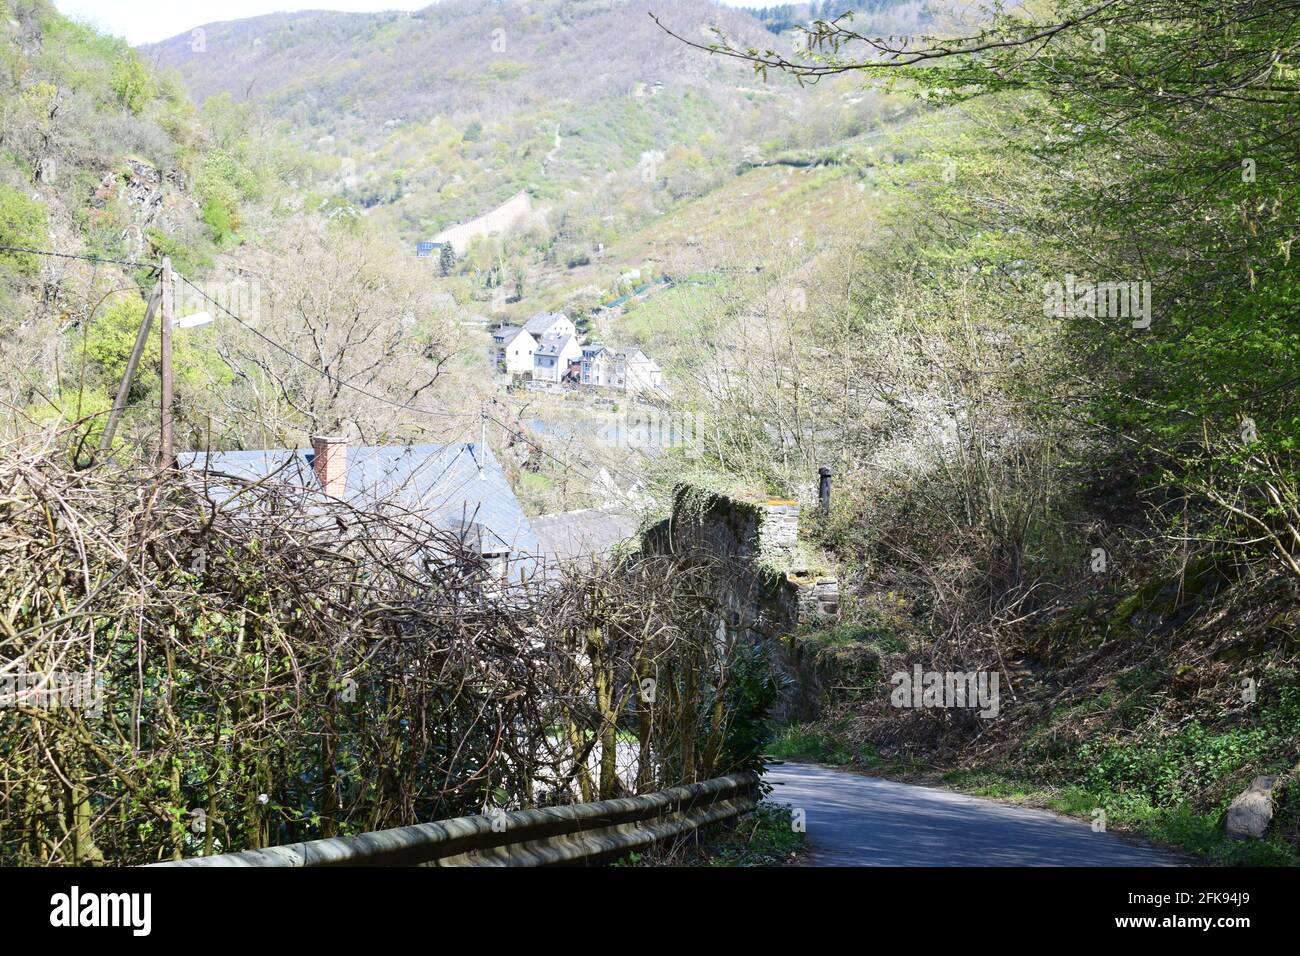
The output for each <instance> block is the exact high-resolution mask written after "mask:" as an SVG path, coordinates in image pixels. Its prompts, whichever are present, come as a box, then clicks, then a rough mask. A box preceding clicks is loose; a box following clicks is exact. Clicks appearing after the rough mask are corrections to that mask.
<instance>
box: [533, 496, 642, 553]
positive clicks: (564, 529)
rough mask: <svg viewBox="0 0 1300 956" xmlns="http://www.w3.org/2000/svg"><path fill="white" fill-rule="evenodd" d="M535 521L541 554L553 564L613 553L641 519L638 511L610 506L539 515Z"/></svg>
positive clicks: (534, 526)
mask: <svg viewBox="0 0 1300 956" xmlns="http://www.w3.org/2000/svg"><path fill="white" fill-rule="evenodd" d="M532 523H533V530H534V531H535V532H536V533H537V537H538V539H539V540H540V542H541V555H542V557H543V558H545V559H546V563H547V566H548V568H552V567H554V566H555V565H557V564H571V563H575V562H576V563H583V562H586V561H590V559H591V558H593V557H598V556H600V555H605V554H609V553H610V552H611V551H612V550H613V549H614V546H615V545H616V544H618V543H619V542H621V541H626V540H627V539H628V538H631V537H633V536H634V535H635V534H636V531H637V528H638V527H639V526H640V523H641V519H640V517H639V516H638V515H637V513H636V512H635V511H632V510H630V509H627V508H621V507H617V506H609V507H604V508H586V509H584V510H582V511H565V512H561V513H559V514H550V515H538V516H537V517H535V518H533V522H532Z"/></svg>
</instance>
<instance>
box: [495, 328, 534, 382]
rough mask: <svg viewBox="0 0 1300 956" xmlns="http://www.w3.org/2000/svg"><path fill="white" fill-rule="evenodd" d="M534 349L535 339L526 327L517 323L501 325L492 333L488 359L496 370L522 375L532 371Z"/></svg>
mask: <svg viewBox="0 0 1300 956" xmlns="http://www.w3.org/2000/svg"><path fill="white" fill-rule="evenodd" d="M536 351H537V340H536V339H535V338H533V336H532V334H531V333H529V332H528V330H527V329H521V328H520V327H519V326H517V325H503V326H501V327H500V328H499V329H497V330H496V331H495V332H493V333H492V345H491V346H490V347H489V348H488V361H489V362H491V363H492V364H493V365H494V366H496V368H497V370H498V371H502V372H506V373H508V374H520V375H522V374H524V373H528V372H532V370H533V355H534V353H535V352H536Z"/></svg>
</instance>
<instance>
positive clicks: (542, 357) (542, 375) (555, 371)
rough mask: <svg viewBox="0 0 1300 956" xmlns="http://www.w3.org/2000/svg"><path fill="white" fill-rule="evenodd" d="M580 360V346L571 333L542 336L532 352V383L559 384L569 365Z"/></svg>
mask: <svg viewBox="0 0 1300 956" xmlns="http://www.w3.org/2000/svg"><path fill="white" fill-rule="evenodd" d="M565 321H566V322H567V321H568V320H567V319H566V320H565ZM581 358H582V346H580V345H578V340H577V339H576V338H575V337H574V336H573V334H572V333H569V334H566V335H544V336H542V337H541V338H540V339H538V340H537V349H536V351H534V352H533V381H534V382H555V383H556V384H559V383H560V382H561V381H562V380H563V379H564V376H565V374H566V373H567V372H568V371H569V363H570V362H577V361H578V360H579V359H581Z"/></svg>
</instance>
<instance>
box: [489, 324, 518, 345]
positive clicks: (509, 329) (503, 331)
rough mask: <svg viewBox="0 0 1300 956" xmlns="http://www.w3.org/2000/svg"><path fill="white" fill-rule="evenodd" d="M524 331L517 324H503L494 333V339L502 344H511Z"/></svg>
mask: <svg viewBox="0 0 1300 956" xmlns="http://www.w3.org/2000/svg"><path fill="white" fill-rule="evenodd" d="M523 331H524V330H523V329H521V328H520V327H519V326H517V325H503V326H502V327H501V328H499V329H497V330H496V331H495V332H493V333H492V339H493V341H495V342H498V343H500V344H501V345H509V344H510V343H511V342H513V341H514V340H515V339H517V338H519V336H520V335H521V334H522V333H523Z"/></svg>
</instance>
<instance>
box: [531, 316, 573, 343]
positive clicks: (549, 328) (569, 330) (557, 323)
mask: <svg viewBox="0 0 1300 956" xmlns="http://www.w3.org/2000/svg"><path fill="white" fill-rule="evenodd" d="M524 329H525V330H526V331H527V332H528V334H529V335H531V336H532V337H533V338H535V339H542V338H544V337H546V336H551V337H556V336H565V335H573V336H576V335H577V334H578V328H577V326H575V325H574V324H573V321H572V320H571V319H570V318H569V317H568V316H567V315H565V314H564V313H563V312H538V313H537V314H536V315H535V316H533V317H532V318H531V319H529V320H528V321H527V322H525V323H524Z"/></svg>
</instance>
